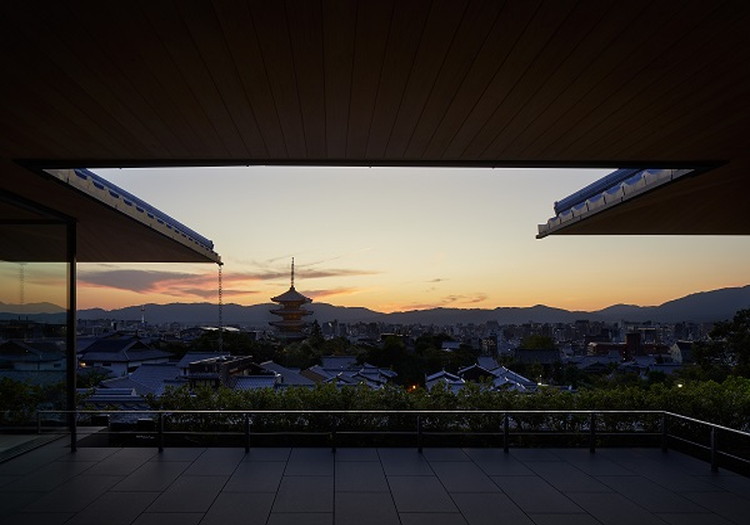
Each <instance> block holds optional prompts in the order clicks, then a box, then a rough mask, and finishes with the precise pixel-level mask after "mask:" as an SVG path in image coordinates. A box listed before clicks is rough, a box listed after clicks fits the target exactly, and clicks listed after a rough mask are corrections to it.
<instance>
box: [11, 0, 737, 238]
mask: <svg viewBox="0 0 750 525" xmlns="http://www.w3.org/2000/svg"><path fill="white" fill-rule="evenodd" d="M0 9H2V16H0V39H2V51H0V53H1V56H2V59H3V62H2V67H3V72H4V75H3V81H2V82H0V97H1V98H2V104H1V105H0V126H2V128H1V129H2V132H0V162H1V163H2V164H0V169H2V170H3V173H4V174H5V173H7V174H8V176H3V178H2V182H0V184H2V187H5V189H8V190H10V191H14V192H17V193H20V194H23V195H25V196H30V195H28V193H27V192H26V193H25V192H24V190H23V186H24V184H25V181H26V180H27V179H28V178H29V177H33V176H34V175H32V174H31V173H30V172H29V171H27V170H26V169H25V168H28V167H39V166H44V167H65V166H76V167H80V166H92V167H93V166H105V165H106V166H125V165H132V166H144V165H165V164H166V165H196V164H224V163H231V164H323V165H325V164H352V165H362V164H364V165H434V166H449V165H459V166H566V167H569V166H587V167H588V166H603V167H625V166H630V165H633V166H670V167H674V166H680V167H682V166H690V165H706V164H709V165H715V166H717V167H716V168H715V169H713V170H710V171H709V172H707V173H706V174H705V175H701V176H700V177H699V178H696V179H694V180H692V181H689V182H686V183H681V184H682V186H683V189H682V190H681V192H680V195H681V198H680V201H679V203H678V207H677V208H671V207H670V206H672V205H673V204H674V200H675V199H674V194H672V196H670V191H669V188H666V189H664V190H660V191H659V192H658V195H663V197H657V196H656V195H651V197H650V201H649V207H648V208H647V209H646V210H645V211H644V210H643V209H640V210H639V209H637V208H636V206H635V205H634V204H633V203H628V204H626V205H623V206H622V207H621V208H622V209H619V210H617V211H616V213H614V210H613V212H606V213H603V214H600V215H599V216H597V219H596V221H593V222H592V221H581V222H580V223H578V224H577V226H576V228H578V231H576V232H575V233H607V232H615V231H616V232H617V233H623V232H625V233H750V221H749V220H748V218H747V214H746V213H745V210H744V205H745V204H746V203H747V195H748V190H750V173H748V168H750V66H748V64H750V31H748V27H750V2H746V1H744V0H730V1H723V2H722V1H709V0H698V1H690V0H680V1H653V0H628V1H627V2H623V1H622V0H580V1H566V0H550V1H539V0H536V1H535V0H508V1H505V2H503V1H468V0H432V1H429V0H377V1H364V0H363V1H359V2H357V1H345V0H340V1H336V0H320V1H315V2H313V1H309V0H288V1H285V2H284V1H281V0H273V1H258V2H245V1H229V0H227V1H223V0H215V1H190V0H185V1H180V0H175V1H173V2H170V1H167V0H163V1H150V0H142V1H135V0H130V1H128V2H101V1H76V0H69V1H65V2H52V1H49V2H41V1H34V0H29V1H25V2H3V5H2V7H1V8H0ZM19 164H20V165H21V166H23V168H19V167H18V166H19ZM34 197H35V198H40V197H39V195H38V194H37V195H35V196H34ZM561 197H562V196H561ZM42 200H45V199H44V198H42ZM48 200H49V199H47V201H48ZM635 200H636V201H637V200H639V199H635ZM706 203H710V206H708V205H707V204H706ZM45 204H50V202H45ZM717 204H718V206H716V205H717ZM631 208H632V212H631V213H628V209H631ZM692 210H701V216H696V214H694V213H692ZM166 211H168V210H166ZM704 212H705V213H704ZM643 213H646V217H648V220H644V219H643V217H644V216H643ZM676 213H678V214H679V217H675V214H676ZM607 217H610V219H608V218H607ZM639 217H640V219H639ZM544 219H546V217H540V221H543V220H544ZM588 222H590V223H591V226H590V227H589V230H586V223H588ZM592 228H593V229H592Z"/></svg>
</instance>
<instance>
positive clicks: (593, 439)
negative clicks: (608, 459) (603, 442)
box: [589, 412, 596, 454]
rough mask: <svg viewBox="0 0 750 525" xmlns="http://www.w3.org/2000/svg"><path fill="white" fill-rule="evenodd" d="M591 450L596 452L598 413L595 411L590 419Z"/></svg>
mask: <svg viewBox="0 0 750 525" xmlns="http://www.w3.org/2000/svg"><path fill="white" fill-rule="evenodd" d="M589 452H591V453H592V454H593V453H594V452H596V414H594V413H593V412H592V413H591V417H590V419H589Z"/></svg>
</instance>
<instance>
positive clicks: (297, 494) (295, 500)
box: [271, 476, 333, 514]
mask: <svg viewBox="0 0 750 525" xmlns="http://www.w3.org/2000/svg"><path fill="white" fill-rule="evenodd" d="M271 512H272V513H274V514H275V513H283V512H325V513H328V512H333V476H285V477H284V478H282V480H281V485H280V487H279V491H278V493H277V494H276V500H275V501H274V504H273V509H272V511H271Z"/></svg>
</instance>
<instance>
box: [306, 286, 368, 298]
mask: <svg viewBox="0 0 750 525" xmlns="http://www.w3.org/2000/svg"><path fill="white" fill-rule="evenodd" d="M361 291H362V290H361V289H360V288H334V289H330V290H311V291H306V292H305V295H307V296H308V297H310V298H311V299H316V300H317V299H321V298H324V297H333V296H336V295H353V294H356V293H359V292H361Z"/></svg>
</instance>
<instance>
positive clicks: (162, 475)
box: [112, 461, 190, 492]
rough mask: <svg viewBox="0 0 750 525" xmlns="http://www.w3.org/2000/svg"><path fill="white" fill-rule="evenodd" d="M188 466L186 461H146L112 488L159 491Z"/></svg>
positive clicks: (166, 486)
mask: <svg viewBox="0 0 750 525" xmlns="http://www.w3.org/2000/svg"><path fill="white" fill-rule="evenodd" d="M189 466H190V463H189V462H187V461H147V462H146V463H144V464H143V465H141V466H140V467H139V468H138V470H136V471H135V472H133V473H132V474H130V475H129V476H126V477H125V479H123V480H122V481H121V482H120V483H118V484H117V485H115V486H114V487H113V488H112V490H113V491H117V490H122V491H128V492H141V491H143V492H161V491H164V490H166V489H167V488H168V487H169V486H170V485H171V484H172V483H174V481H175V480H176V479H177V478H178V477H179V476H180V475H181V474H182V473H183V472H185V470H186V469H187V468H188V467H189Z"/></svg>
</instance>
